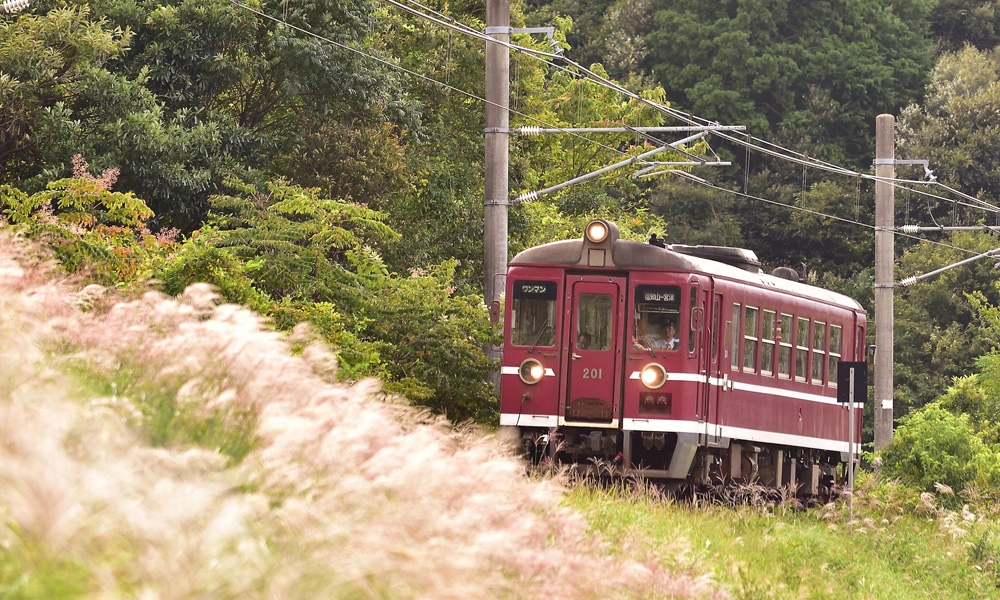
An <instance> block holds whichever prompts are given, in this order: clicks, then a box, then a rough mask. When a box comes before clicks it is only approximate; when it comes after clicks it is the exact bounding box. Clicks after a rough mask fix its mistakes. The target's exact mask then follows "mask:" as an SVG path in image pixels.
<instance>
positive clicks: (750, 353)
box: [743, 306, 758, 373]
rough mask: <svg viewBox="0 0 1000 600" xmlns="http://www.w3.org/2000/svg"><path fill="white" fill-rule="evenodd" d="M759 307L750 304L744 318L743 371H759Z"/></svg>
mask: <svg viewBox="0 0 1000 600" xmlns="http://www.w3.org/2000/svg"><path fill="white" fill-rule="evenodd" d="M757 342H758V338H757V307H755V306H748V307H747V312H746V316H745V317H744V318H743V371H744V372H746V373H756V372H757Z"/></svg>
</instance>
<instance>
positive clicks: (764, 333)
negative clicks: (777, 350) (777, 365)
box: [760, 310, 776, 376]
mask: <svg viewBox="0 0 1000 600" xmlns="http://www.w3.org/2000/svg"><path fill="white" fill-rule="evenodd" d="M775 316H776V315H775V313H774V311H773V310H765V311H764V312H763V313H762V316H761V330H760V344H761V346H760V374H761V375H767V376H771V375H774V327H775Z"/></svg>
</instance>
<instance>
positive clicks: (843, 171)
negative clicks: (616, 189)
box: [230, 0, 1000, 254]
mask: <svg viewBox="0 0 1000 600" xmlns="http://www.w3.org/2000/svg"><path fill="white" fill-rule="evenodd" d="M387 1H388V2H390V3H391V4H398V3H397V2H395V0H387ZM230 2H231V3H232V4H233V5H235V6H237V7H240V8H243V9H244V10H247V11H249V12H252V13H254V14H256V15H258V16H260V17H263V18H266V19H269V20H272V21H274V22H276V23H280V24H282V25H285V26H287V27H289V28H291V29H294V30H296V31H299V32H301V33H303V34H305V35H309V36H311V37H315V38H317V39H320V40H322V41H325V42H327V43H330V44H332V45H334V46H337V47H340V48H343V49H345V50H348V51H351V52H354V53H357V54H359V55H361V56H364V57H366V58H369V59H371V60H374V61H376V62H379V63H381V64H384V65H386V66H389V67H391V68H394V69H397V70H400V71H402V72H405V73H407V74H410V75H413V76H415V77H419V78H421V79H424V80H427V81H430V82H432V83H435V84H437V85H440V86H442V87H445V88H448V89H451V90H453V91H456V92H458V93H460V94H462V95H465V96H467V97H470V98H473V99H476V100H479V101H481V102H483V103H489V104H494V105H496V104H495V103H492V102H489V101H488V100H486V99H485V98H482V97H480V96H477V95H475V94H472V93H470V92H467V91H465V90H463V89H461V88H457V87H455V86H451V85H448V84H446V83H443V82H441V81H438V80H436V79H434V78H432V77H429V76H427V75H424V74H422V73H418V72H416V71H413V70H410V69H407V68H405V67H403V66H401V65H397V64H395V63H392V62H391V61H388V60H385V59H383V58H380V57H377V56H373V55H371V54H369V53H366V52H363V51H361V50H358V49H356V48H352V47H350V46H348V45H346V44H342V43H339V42H336V41H334V40H331V39H329V38H326V37H324V36H321V35H319V34H316V33H313V32H311V31H309V30H306V29H304V28H302V27H298V26H296V25H292V24H290V23H287V22H286V21H284V20H281V19H278V18H276V17H273V16H271V15H268V14H266V13H263V12H261V11H259V10H256V9H254V8H252V7H250V6H247V5H245V4H242V3H241V2H239V1H238V0H230ZM408 12H414V11H413V10H408ZM415 14H418V16H423V15H420V14H419V11H416V12H415ZM425 18H426V17H425ZM434 20H435V21H438V20H437V19H434ZM454 28H455V29H457V30H460V31H462V32H463V33H469V34H470V35H472V34H476V35H474V37H477V38H480V39H484V40H485V41H487V42H490V43H502V44H504V45H508V46H511V47H512V48H514V46H516V45H513V44H508V43H504V42H500V41H498V40H495V39H494V38H492V37H489V36H486V35H485V34H480V33H479V32H475V31H474V30H471V29H470V28H467V27H464V26H463V27H454ZM514 49H518V50H522V51H525V52H526V53H527V54H529V55H532V54H550V53H544V52H539V51H533V52H532V53H528V52H527V50H531V49H528V48H523V47H520V46H517V47H516V48H514ZM551 56H553V57H556V58H560V59H562V60H567V62H568V63H570V64H571V65H574V66H576V67H578V68H579V69H580V70H581V71H582V72H584V73H585V74H587V75H588V76H593V77H594V78H595V79H593V80H594V81H595V82H596V83H601V84H602V85H605V87H608V88H609V89H613V90H614V91H618V92H620V93H623V94H624V95H626V96H627V97H630V98H633V99H637V100H639V101H641V102H643V103H646V104H647V105H650V106H652V107H654V108H657V109H658V110H661V111H663V112H666V113H667V114H671V115H672V116H675V117H676V118H680V120H682V121H686V122H687V123H688V124H689V125H700V124H699V123H698V121H702V124H708V125H719V124H718V123H716V122H713V121H708V120H706V119H702V118H700V117H695V116H693V115H688V114H687V113H684V112H682V111H678V110H676V109H672V108H670V107H666V106H663V105H661V104H659V103H656V102H653V101H651V100H647V99H645V98H642V97H641V96H639V95H638V94H635V93H633V92H631V91H629V90H627V89H625V88H622V87H621V86H619V85H617V84H614V83H613V82H610V81H608V80H605V79H604V78H601V77H600V76H598V75H596V74H594V73H593V72H592V71H590V70H589V69H585V68H584V67H582V66H580V65H579V64H578V63H575V62H573V61H570V60H568V59H565V58H564V57H560V56H556V55H551ZM512 112H514V114H517V115H518V116H521V117H524V118H525V119H528V120H530V121H533V122H536V123H540V124H542V125H547V126H549V127H551V128H553V129H561V128H558V127H555V126H553V125H551V124H549V123H546V122H545V121H543V120H541V119H538V118H536V117H533V116H531V115H527V114H524V113H521V112H517V111H512ZM566 133H568V134H570V135H575V136H576V137H578V138H580V139H582V140H586V141H588V142H591V143H593V144H596V145H599V146H602V147H604V148H606V149H609V150H611V151H614V152H617V153H619V154H622V155H625V154H626V153H625V152H623V151H621V150H619V149H617V148H612V147H610V146H606V145H604V144H601V143H600V142H597V141H596V140H592V139H590V138H588V137H586V136H581V135H579V134H575V133H574V132H573V131H571V130H566ZM712 133H713V134H714V135H716V136H720V137H724V138H726V139H731V141H734V142H736V143H738V144H740V145H742V146H744V147H746V148H747V149H755V150H757V151H759V152H762V153H764V154H768V155H770V156H774V157H775V158H779V159H785V160H790V161H792V162H795V163H798V164H802V165H805V166H814V167H817V168H823V169H824V170H827V171H832V172H835V173H840V174H844V175H852V176H856V177H858V178H863V179H871V180H883V181H887V182H888V183H891V184H893V185H897V186H899V187H903V189H909V188H905V187H904V186H902V185H900V184H901V183H910V184H921V185H927V184H931V183H936V182H923V181H910V180H897V179H892V178H879V177H875V176H873V175H869V174H866V173H858V172H855V171H852V170H849V169H846V168H844V167H839V166H836V165H829V163H825V162H823V161H817V160H816V159H812V158H810V159H809V160H802V159H798V158H796V157H789V156H788V155H785V154H781V153H779V152H775V151H771V150H769V149H767V148H762V147H759V146H757V145H756V144H749V143H746V142H741V141H739V140H736V139H735V138H731V136H729V135H727V134H725V133H723V132H720V131H712ZM743 135H746V136H747V137H748V139H759V138H754V137H753V136H750V135H748V134H743ZM762 141H765V142H766V140H762ZM767 143H768V144H770V145H772V146H775V147H779V148H782V149H783V150H787V149H785V148H783V147H781V146H777V145H775V144H771V143H770V142H767ZM664 144H666V143H665V142H664ZM789 152H791V153H792V154H797V153H795V152H794V151H789ZM803 156H804V155H803ZM689 179H691V180H692V181H695V182H696V183H698V184H700V185H704V186H706V187H709V188H712V189H715V190H717V191H721V192H725V193H728V194H734V195H739V196H743V197H746V198H747V199H751V200H758V201H761V202H765V203H769V204H774V205H778V206H783V207H785V208H788V209H791V210H797V211H801V212H806V213H811V214H814V215H817V216H821V217H824V218H830V219H834V220H838V221H843V222H847V223H851V224H854V225H857V226H861V227H865V228H869V229H875V227H874V226H873V225H870V224H867V223H863V222H860V221H852V220H850V219H845V218H843V217H837V216H835V215H829V214H826V213H821V212H819V211H814V210H811V209H805V208H802V207H797V206H794V205H789V204H785V203H782V202H777V201H774V200H768V199H766V198H761V197H759V196H753V195H750V194H747V193H741V192H738V191H734V190H729V189H726V188H723V187H721V186H717V185H714V184H711V183H709V182H707V181H705V180H704V179H701V178H698V177H690V178H689ZM938 185H940V186H941V187H944V188H945V189H948V190H949V191H956V190H953V189H952V188H950V187H948V186H944V185H943V184H938ZM956 192H957V191H956ZM918 193H919V192H918ZM958 193H959V194H961V193H960V192H958ZM963 195H964V194H963ZM964 196H965V195H964ZM967 197H969V198H972V197H971V196H967ZM942 199H943V200H946V201H954V200H953V199H949V198H942ZM973 199H975V198H973ZM975 200H977V201H979V200H978V199H975ZM980 202H981V201H980ZM990 206H992V205H990ZM984 210H986V209H985V208H984ZM997 212H1000V211H997ZM897 235H901V236H903V237H909V238H912V239H915V240H918V241H924V242H927V243H930V244H934V245H938V246H942V247H946V248H951V249H953V250H956V251H959V252H965V253H968V254H974V252H973V251H970V250H966V249H964V248H959V247H957V246H953V245H951V244H946V243H943V242H937V241H934V240H929V239H926V238H920V237H917V236H913V235H907V234H903V233H897Z"/></svg>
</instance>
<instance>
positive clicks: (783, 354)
mask: <svg viewBox="0 0 1000 600" xmlns="http://www.w3.org/2000/svg"><path fill="white" fill-rule="evenodd" d="M792 339H793V338H792V315H786V314H784V313H782V314H781V324H780V325H779V326H778V377H780V378H782V379H791V378H792Z"/></svg>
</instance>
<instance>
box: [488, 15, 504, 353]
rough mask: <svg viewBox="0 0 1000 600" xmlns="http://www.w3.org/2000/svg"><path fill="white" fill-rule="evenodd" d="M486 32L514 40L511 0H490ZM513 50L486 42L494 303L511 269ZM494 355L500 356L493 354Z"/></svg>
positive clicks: (490, 264) (490, 295) (490, 299)
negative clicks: (509, 173) (509, 179)
mask: <svg viewBox="0 0 1000 600" xmlns="http://www.w3.org/2000/svg"><path fill="white" fill-rule="evenodd" d="M486 33H487V34H488V35H490V36H491V37H493V38H494V39H496V40H499V41H501V42H508V41H510V0H487V1H486ZM509 101H510V50H509V49H508V48H507V47H506V46H504V45H501V44H491V43H488V44H486V194H485V195H486V204H485V215H484V224H483V228H484V229H483V239H484V246H485V247H484V249H483V299H484V300H485V301H486V305H487V306H490V305H491V304H492V303H493V302H494V301H496V300H499V298H500V294H501V292H502V291H503V284H504V281H503V274H504V273H505V272H506V270H507V209H508V206H509V204H510V199H509V190H508V188H507V170H508V158H507V151H508V144H509V135H510V133H509V128H510V115H509V108H508V107H509ZM491 358H499V356H492V357H491Z"/></svg>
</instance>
